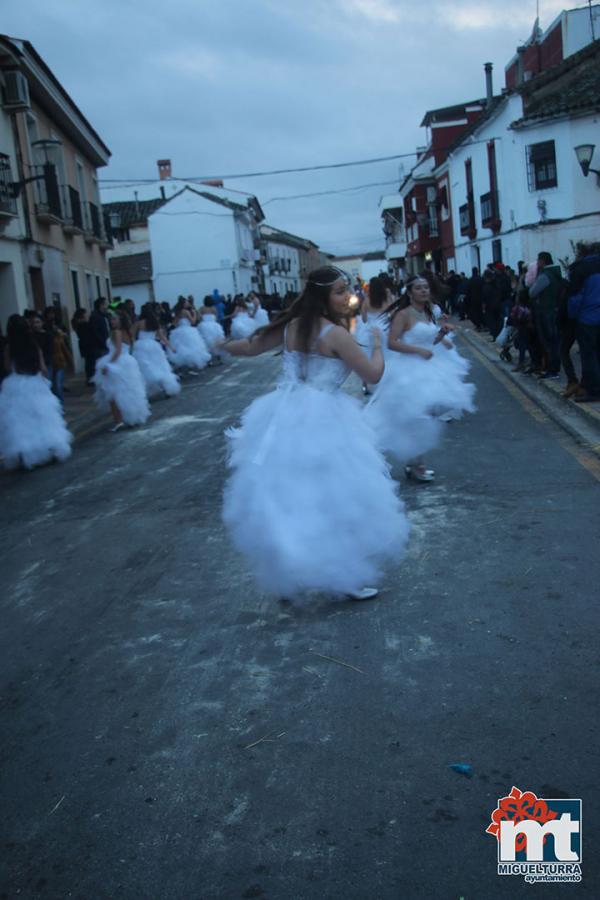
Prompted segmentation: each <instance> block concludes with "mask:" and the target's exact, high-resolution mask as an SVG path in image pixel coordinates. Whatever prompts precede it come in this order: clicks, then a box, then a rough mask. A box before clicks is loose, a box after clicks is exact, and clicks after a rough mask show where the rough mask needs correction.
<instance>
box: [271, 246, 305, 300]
mask: <svg viewBox="0 0 600 900" xmlns="http://www.w3.org/2000/svg"><path fill="white" fill-rule="evenodd" d="M263 241H264V242H265V244H266V250H267V257H266V259H267V262H266V264H265V266H264V275H265V292H266V293H267V294H274V293H278V294H280V295H281V296H282V297H284V296H285V295H286V294H287V293H288V291H291V292H292V293H294V294H296V293H298V292H299V291H300V287H301V281H300V253H299V251H298V248H297V247H292V246H290V245H289V244H285V243H282V242H280V241H278V240H277V239H276V238H274V237H265V236H264V234H263Z"/></svg>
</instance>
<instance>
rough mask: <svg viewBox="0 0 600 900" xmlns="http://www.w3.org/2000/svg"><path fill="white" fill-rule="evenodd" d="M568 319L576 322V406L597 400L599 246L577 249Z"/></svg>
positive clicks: (599, 382)
mask: <svg viewBox="0 0 600 900" xmlns="http://www.w3.org/2000/svg"><path fill="white" fill-rule="evenodd" d="M569 274H570V283H569V294H570V296H569V316H570V317H571V318H572V319H574V320H575V323H576V326H575V327H576V334H577V343H578V344H579V350H580V352H581V369H582V373H581V384H582V386H583V387H584V389H585V391H584V392H583V393H579V394H578V395H576V396H575V400H576V401H577V402H578V403H585V402H590V401H594V400H596V401H597V400H600V243H597V244H588V245H580V247H579V259H577V260H576V261H575V263H574V264H573V265H572V266H571V269H570V273H569Z"/></svg>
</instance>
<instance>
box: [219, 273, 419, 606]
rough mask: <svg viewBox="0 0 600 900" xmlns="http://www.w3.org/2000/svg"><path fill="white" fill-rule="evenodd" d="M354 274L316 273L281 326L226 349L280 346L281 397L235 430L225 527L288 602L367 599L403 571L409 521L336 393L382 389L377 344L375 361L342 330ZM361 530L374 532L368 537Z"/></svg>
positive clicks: (265, 402) (351, 402) (364, 430)
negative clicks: (392, 571) (351, 378)
mask: <svg viewBox="0 0 600 900" xmlns="http://www.w3.org/2000/svg"><path fill="white" fill-rule="evenodd" d="M349 298H350V291H349V284H348V279H347V276H346V275H345V274H344V273H343V272H342V271H341V270H340V269H337V268H335V267H333V266H326V267H324V268H321V269H317V270H316V271H314V272H311V273H310V275H309V276H308V281H307V284H306V288H305V290H304V291H303V293H302V294H301V295H300V296H299V297H298V298H297V299H296V301H295V302H294V303H293V305H292V306H291V307H290V308H289V309H288V310H286V311H285V312H283V313H282V314H281V315H280V316H279V317H278V319H277V320H276V321H274V322H272V323H270V324H269V325H267V326H265V327H264V328H261V329H259V331H257V332H256V333H255V334H254V335H252V336H251V337H250V338H245V339H242V340H231V341H228V342H227V343H226V345H225V347H226V350H227V351H228V352H229V353H231V354H232V355H234V356H244V357H246V356H258V355H259V354H261V353H266V352H268V351H272V350H275V349H277V348H279V347H283V356H282V362H283V365H282V372H281V377H280V380H279V384H278V386H277V388H276V389H275V390H274V391H272V392H271V393H268V394H266V395H264V396H262V397H259V398H258V399H256V400H255V401H254V402H253V403H251V404H250V406H249V407H248V409H247V410H246V411H245V413H244V414H243V416H242V423H241V427H240V428H239V429H237V430H232V431H230V432H229V433H228V436H229V438H230V461H229V464H230V467H231V474H230V477H229V480H228V482H227V485H226V489H225V502H224V509H223V518H224V521H225V523H226V525H227V527H228V529H229V532H230V534H231V536H232V539H233V542H234V544H235V546H236V547H237V548H238V550H240V551H241V552H242V553H243V554H244V555H245V556H246V559H247V561H248V564H249V567H250V568H251V570H252V571H253V574H254V577H255V580H256V582H257V584H258V586H259V587H260V588H261V589H263V590H265V591H267V592H270V593H273V594H276V595H279V596H281V597H287V598H290V597H293V596H295V595H297V594H299V593H301V592H305V591H324V592H329V593H333V594H342V595H348V596H350V597H352V598H354V599H370V598H371V597H374V596H376V595H377V588H375V587H367V586H366V585H368V583H369V582H376V581H377V580H378V579H379V577H380V574H381V567H382V565H383V564H384V562H385V561H386V560H387V561H389V560H392V559H393V560H395V561H396V562H398V561H399V560H400V559H401V557H402V554H403V549H404V545H405V543H406V540H407V537H408V531H409V527H408V522H407V519H406V516H405V514H404V510H403V505H402V503H401V501H400V499H399V498H398V496H397V492H396V490H397V489H396V486H395V485H394V483H393V481H392V479H391V477H390V474H389V469H388V466H387V464H386V462H385V460H384V458H383V456H382V455H381V454H380V452H379V450H378V449H377V446H376V440H377V439H376V435H375V434H374V432H373V430H372V429H371V427H370V426H369V425H368V424H367V422H366V421H365V419H364V416H363V414H362V407H361V405H360V402H359V401H358V400H356V399H355V398H353V397H350V396H349V395H348V394H346V393H344V392H343V391H342V390H341V388H342V385H343V383H344V381H345V380H346V378H347V377H348V375H349V374H350V372H351V371H354V372H356V373H357V374H358V376H359V377H360V378H361V379H363V380H364V381H368V382H369V383H376V382H377V381H379V379H380V378H381V376H382V374H383V368H384V362H383V354H382V350H381V343H380V341H381V337H380V334H379V333H378V332H375V333H374V335H373V354H372V358H371V359H369V357H367V356H366V355H365V354H364V353H363V352H362V351H361V349H360V348H359V347H358V345H357V344H356V342H355V341H354V339H353V338H352V336H351V335H350V334H349V333H348V331H347V329H346V328H345V327H344V326H343V325H342V323H343V322H344V321H345V320H346V317H347V315H348V302H349ZM365 522H369V523H372V524H373V525H375V524H376V527H370V528H365V527H364V525H365Z"/></svg>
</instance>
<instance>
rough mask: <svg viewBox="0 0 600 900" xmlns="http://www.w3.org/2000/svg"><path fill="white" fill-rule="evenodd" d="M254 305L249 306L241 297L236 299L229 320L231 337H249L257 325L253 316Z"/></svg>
mask: <svg viewBox="0 0 600 900" xmlns="http://www.w3.org/2000/svg"><path fill="white" fill-rule="evenodd" d="M254 312H255V310H254V306H253V305H252V304H250V306H249V305H248V304H247V303H246V301H245V300H244V299H243V298H240V299H239V300H237V301H236V304H235V308H234V311H233V318H232V320H231V337H232V338H235V339H236V340H243V339H244V338H249V337H250V335H251V334H254V332H255V331H256V329H257V328H258V327H259V324H258V322H256V321H255V318H254Z"/></svg>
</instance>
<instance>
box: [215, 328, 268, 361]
mask: <svg viewBox="0 0 600 900" xmlns="http://www.w3.org/2000/svg"><path fill="white" fill-rule="evenodd" d="M282 342H283V326H282V327H281V328H278V329H277V330H276V331H271V332H269V334H259V335H257V336H256V337H253V338H252V340H250V339H248V338H244V339H243V340H239V341H223V342H222V343H221V344H217V345H216V347H215V349H218V350H225V352H226V353H231V355H232V356H260V354H261V353H266V352H267V350H275V349H276V348H277V347H279V346H281V344H282Z"/></svg>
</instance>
